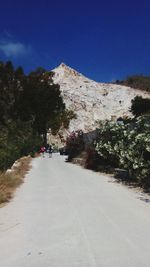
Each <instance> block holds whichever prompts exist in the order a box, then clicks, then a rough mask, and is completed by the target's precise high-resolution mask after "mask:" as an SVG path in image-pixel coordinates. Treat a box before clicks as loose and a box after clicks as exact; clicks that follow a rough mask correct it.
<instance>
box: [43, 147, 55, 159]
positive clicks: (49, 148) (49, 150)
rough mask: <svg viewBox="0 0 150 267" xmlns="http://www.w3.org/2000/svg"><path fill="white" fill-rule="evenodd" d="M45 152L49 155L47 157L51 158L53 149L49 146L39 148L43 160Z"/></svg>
mask: <svg viewBox="0 0 150 267" xmlns="http://www.w3.org/2000/svg"><path fill="white" fill-rule="evenodd" d="M45 152H47V153H48V154H49V157H50V158H51V157H52V152H53V147H52V145H50V144H47V146H42V147H41V148H40V153H41V154H42V156H43V158H44V156H45Z"/></svg>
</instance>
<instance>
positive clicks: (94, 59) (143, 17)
mask: <svg viewBox="0 0 150 267" xmlns="http://www.w3.org/2000/svg"><path fill="white" fill-rule="evenodd" d="M0 59H1V60H4V61H6V60H12V61H13V62H14V64H15V66H18V65H22V66H23V68H24V69H25V71H26V72H29V71H31V70H33V69H35V68H36V67H38V66H42V67H44V68H46V69H48V70H50V69H53V68H54V67H56V66H57V65H59V64H60V63H61V62H64V63H66V64H68V65H69V66H71V67H73V68H75V69H77V70H78V71H80V72H81V73H83V74H85V75H86V76H88V77H90V78H92V79H95V80H96V81H106V82H110V81H113V80H115V79H122V78H124V77H126V76H127V75H130V74H145V75H150V1H148V0H143V1H141V0H136V1H135V0H130V1H129V0H109V1H108V0H104V1H101V0H91V1H89V0H59V1H58V0H53V1H51V0H49V1H48V0H42V1H41V0H38V1H37V0H36V1H35V0H30V1H29V0H13V1H12V0H9V1H8V0H5V1H1V4H0Z"/></svg>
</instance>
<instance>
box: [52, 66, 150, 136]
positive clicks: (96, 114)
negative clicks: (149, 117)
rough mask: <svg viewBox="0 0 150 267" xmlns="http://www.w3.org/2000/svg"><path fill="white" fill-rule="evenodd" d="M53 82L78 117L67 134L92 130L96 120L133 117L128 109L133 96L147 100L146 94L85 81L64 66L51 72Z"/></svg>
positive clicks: (107, 84) (123, 87)
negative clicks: (80, 130)
mask: <svg viewBox="0 0 150 267" xmlns="http://www.w3.org/2000/svg"><path fill="white" fill-rule="evenodd" d="M53 72H54V78H53V80H54V82H55V83H58V84H59V85H60V89H61V92H62V95H63V98H64V102H65V104H66V107H67V108H68V109H72V110H73V111H74V112H75V113H76V114H77V119H75V120H72V121H71V123H70V127H69V132H71V131H73V130H77V129H82V130H84V131H85V132H88V131H90V130H93V129H95V127H96V126H97V121H98V120H105V119H108V120H110V119H116V118H118V117H124V116H132V114H131V113H130V111H129V109H130V107H131V100H132V99H133V98H134V97H135V96H136V95H140V96H142V97H148V96H149V97H150V95H149V94H148V93H146V92H143V91H140V90H135V89H132V88H130V87H126V86H122V85H116V84H111V83H98V82H95V81H93V80H91V79H88V78H86V77H85V76H84V75H82V74H80V73H79V72H77V71H76V70H74V69H72V68H70V67H68V66H67V65H65V64H64V63H62V64H60V65H59V66H58V67H57V68H55V69H53Z"/></svg>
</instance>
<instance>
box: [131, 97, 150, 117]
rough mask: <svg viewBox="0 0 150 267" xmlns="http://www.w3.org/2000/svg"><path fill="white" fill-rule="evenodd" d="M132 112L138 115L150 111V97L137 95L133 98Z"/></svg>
mask: <svg viewBox="0 0 150 267" xmlns="http://www.w3.org/2000/svg"><path fill="white" fill-rule="evenodd" d="M131 112H132V113H133V115H135V116H136V117H138V116H140V115H142V114H146V113H150V99H149V98H142V97H141V96H136V97H135V98H134V99H133V100H132V105H131Z"/></svg>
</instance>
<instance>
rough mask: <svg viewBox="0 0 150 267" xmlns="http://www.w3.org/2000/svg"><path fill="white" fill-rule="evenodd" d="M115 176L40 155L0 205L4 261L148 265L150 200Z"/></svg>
mask: <svg viewBox="0 0 150 267" xmlns="http://www.w3.org/2000/svg"><path fill="white" fill-rule="evenodd" d="M139 197H140V193H136V192H134V191H133V190H131V189H128V188H127V187H125V186H123V185H121V184H118V183H114V182H111V178H109V177H106V176H104V175H100V174H96V173H93V172H92V171H88V170H84V169H82V168H81V167H79V166H76V165H72V164H69V163H65V162H64V157H61V156H59V155H55V156H54V157H53V158H52V159H49V158H37V159H34V160H33V168H32V170H31V171H30V173H29V174H28V175H27V177H26V179H25V183H24V184H23V185H21V187H20V188H19V189H18V190H17V192H16V195H15V198H14V199H13V200H12V201H11V202H10V203H9V204H8V205H6V206H5V207H3V208H1V209H0V266H1V267H127V266H128V267H149V266H150V203H146V202H144V201H142V200H140V199H139Z"/></svg>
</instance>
